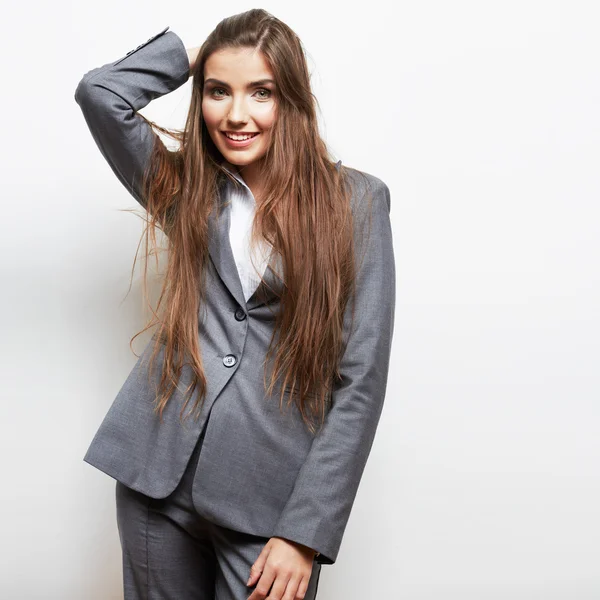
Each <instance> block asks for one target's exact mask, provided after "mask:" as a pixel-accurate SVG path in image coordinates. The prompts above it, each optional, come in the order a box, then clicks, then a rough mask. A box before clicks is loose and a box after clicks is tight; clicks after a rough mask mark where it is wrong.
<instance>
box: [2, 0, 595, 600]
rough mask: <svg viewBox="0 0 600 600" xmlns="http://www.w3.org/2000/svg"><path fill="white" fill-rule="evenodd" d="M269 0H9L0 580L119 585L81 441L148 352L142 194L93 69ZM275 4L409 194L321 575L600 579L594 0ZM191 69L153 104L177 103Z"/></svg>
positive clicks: (346, 585)
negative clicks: (335, 547) (120, 157)
mask: <svg viewBox="0 0 600 600" xmlns="http://www.w3.org/2000/svg"><path fill="white" fill-rule="evenodd" d="M259 6H260V5H259ZM253 7H255V5H254V4H253V3H246V2H236V1H231V2H228V3H209V2H198V3H192V2H177V1H174V2H154V1H152V0H147V1H145V2H136V1H128V2H122V1H119V2H115V1H114V0H104V2H102V3H101V4H100V3H90V2H83V3H74V2H61V1H60V0H58V1H55V2H47V3H41V2H34V3H31V2H30V3H15V4H14V5H12V6H11V7H10V8H8V7H7V8H6V10H5V13H6V19H5V20H4V25H5V26H4V27H3V35H2V39H1V41H0V44H1V48H0V50H1V56H2V90H3V93H2V100H1V101H2V116H3V119H2V130H3V137H4V143H3V144H2V148H3V150H2V153H3V160H2V166H3V178H2V180H3V181H2V183H3V192H2V224H3V235H2V238H1V239H2V242H1V243H2V247H0V257H1V258H0V260H1V276H2V294H1V296H0V297H1V305H0V309H1V314H2V327H3V331H4V334H3V336H2V337H3V344H2V363H1V364H2V384H3V385H2V408H3V411H4V413H3V416H2V419H1V423H2V430H1V436H0V440H1V444H2V446H1V448H0V450H1V456H2V483H3V489H2V496H1V502H2V505H1V507H0V508H1V514H2V517H3V535H2V545H1V549H0V552H1V553H2V556H1V561H0V568H1V569H2V572H1V578H0V597H2V598H6V599H11V600H12V599H19V600H20V599H26V600H28V599H34V598H44V599H61V600H82V599H86V600H88V599H89V600H106V599H113V598H114V599H116V598H121V597H122V592H121V554H120V545H119V540H118V534H117V529H116V521H115V507H114V480H113V479H111V478H110V477H108V476H106V475H104V474H103V473H101V472H99V471H97V470H96V469H94V468H92V467H91V466H89V465H87V464H86V463H84V462H83V460H82V457H83V455H84V453H85V450H86V449H87V446H88V445H89V442H90V441H91V438H92V436H93V434H94V433H95V431H96V429H97V427H98V426H99V424H100V421H101V419H102V418H103V416H104V414H105V413H106V411H107V410H108V408H109V406H110V404H111V402H112V400H113V398H114V396H115V395H116V394H117V392H118V390H119V388H120V387H121V385H122V383H123V382H124V380H125V378H126V376H127V374H128V373H129V370H130V369H131V368H132V367H133V365H134V363H135V361H136V357H135V355H134V354H133V353H132V352H131V350H130V349H129V340H130V338H131V337H132V336H133V335H134V334H135V333H136V332H137V331H139V329H140V328H141V327H142V326H143V324H144V320H145V317H146V316H147V315H144V313H143V304H142V287H141V273H140V272H139V270H137V271H136V274H135V277H134V286H133V288H132V290H131V292H130V293H129V295H127V292H128V286H129V277H130V273H131V268H132V264H133V257H134V254H135V251H136V248H137V244H138V241H139V236H140V234H141V231H142V221H141V219H139V218H137V217H136V216H134V215H132V214H128V213H127V212H120V211H122V209H137V208H138V206H137V204H136V202H135V200H134V199H133V198H132V197H131V196H129V194H128V192H127V191H126V190H125V188H124V187H123V186H122V184H121V183H120V182H119V181H118V180H117V179H116V177H115V176H114V175H113V173H112V172H111V170H110V168H109V167H108V165H107V164H106V163H105V162H104V159H103V158H102V156H101V154H100V152H99V150H98V149H97V148H96V146H95V144H94V142H93V139H92V138H91V135H90V134H89V132H88V130H87V128H86V125H85V122H84V119H83V116H82V115H81V112H80V109H79V107H78V106H77V104H76V103H75V100H74V97H73V94H74V92H75V88H76V86H77V84H78V82H79V80H80V79H81V77H82V76H83V74H84V73H85V72H87V71H89V70H91V69H92V68H95V67H97V66H100V65H102V64H105V63H107V62H110V61H114V60H116V59H117V58H119V57H121V56H123V55H125V53H126V52H128V51H129V50H131V49H133V48H135V47H136V46H138V45H139V44H140V43H142V42H145V41H146V40H147V39H148V38H149V37H151V36H152V35H154V34H156V33H158V32H159V31H161V30H162V29H163V28H164V27H166V26H167V25H169V26H170V28H171V29H172V30H173V31H175V32H176V33H177V34H178V35H179V36H180V37H181V38H182V40H183V41H184V42H185V45H186V47H188V48H189V47H194V46H199V45H200V44H201V43H202V41H203V40H204V39H205V38H206V36H207V35H208V33H209V32H210V31H211V30H212V29H213V28H214V27H215V26H216V24H217V23H218V21H220V20H221V19H222V18H224V17H226V16H229V15H232V14H235V13H238V12H242V11H244V10H247V9H249V8H253ZM262 7H263V8H266V9H267V10H269V11H270V12H272V13H273V14H275V16H277V17H279V18H281V19H282V20H284V21H285V22H286V23H288V24H289V25H290V26H291V27H292V28H293V29H294V30H295V31H296V33H298V35H299V36H300V38H301V39H302V41H303V43H304V45H305V47H306V49H307V51H308V53H309V66H310V68H311V71H312V74H313V76H312V81H313V85H314V91H315V94H316V95H317V98H318V99H319V102H320V107H321V111H322V114H321V119H322V123H323V136H324V137H325V139H326V140H327V142H328V144H329V146H330V148H331V149H332V152H333V153H334V154H335V155H336V156H337V158H341V159H342V161H343V163H344V164H346V165H348V166H351V167H354V168H358V169H360V170H363V171H366V172H369V173H372V174H374V175H376V176H378V177H380V178H381V179H383V181H385V182H386V183H387V184H388V186H389V187H390V190H391V194H392V211H391V218H392V223H393V229H394V237H395V254H396V267H397V285H398V287H397V296H398V303H397V308H396V328H395V336H394V347H393V354H392V366H391V371H390V379H389V386H388V393H387V398H386V404H385V408H384V412H383V414H382V419H381V422H380V427H379V430H378V435H377V438H376V440H375V444H374V446H373V451H372V453H371V457H370V459H369V462H368V464H367V468H366V470H365V474H364V477H363V480H362V483H361V487H360V489H359V492H358V496H357V499H356V502H355V505H354V509H353V512H352V515H351V518H350V521H349V523H348V527H347V530H346V534H345V537H344V541H343V544H342V549H341V551H340V555H339V558H338V561H337V563H336V564H335V565H334V566H333V567H326V566H325V567H323V571H322V574H321V580H320V584H319V600H339V599H344V600H370V599H371V598H373V599H375V598H385V599H396V598H398V599H403V600H442V599H443V600H496V599H497V600H507V599H510V600H522V599H523V600H525V599H536V600H538V599H539V600H555V599H556V600H558V599H560V600H592V599H594V600H597V599H598V598H600V544H599V540H600V518H599V514H598V507H599V506H600V436H599V435H598V433H599V428H600V427H599V426H600V418H599V417H600V408H599V399H600V375H599V371H600V342H599V339H600V315H599V305H600V275H599V266H600V261H599V259H600V209H599V204H598V202H599V193H600V181H599V178H598V169H599V165H600V116H599V115H600V113H599V110H598V108H599V104H600V84H599V70H598V56H600V37H599V36H598V25H599V23H600V9H599V7H598V4H597V3H594V2H591V1H590V2H573V1H571V2H566V1H562V2H559V1H549V0H546V1H543V2H542V1H536V2H533V1H527V0H518V1H507V0H503V1H493V2H492V1H484V2H482V1H478V2H476V1H471V2H467V1H455V2H441V1H438V2H433V1H420V2H416V1H414V2H388V3H384V2H377V1H371V2H368V3H367V4H365V5H360V4H352V3H350V4H339V3H333V2H332V3H329V4H328V3H324V2H311V1H307V2H302V3H300V2H285V3H284V2H282V3H273V2H267V3H263V4H262ZM190 84H191V82H188V84H186V85H185V86H183V87H182V88H180V89H179V90H176V91H175V92H173V93H172V94H169V95H167V96H165V97H163V98H160V99H158V100H156V101H154V102H153V103H151V105H150V106H148V107H147V108H146V109H144V111H143V112H144V114H145V115H146V116H149V117H150V118H153V119H154V120H156V121H157V122H159V123H160V124H162V125H165V126H172V127H179V126H182V125H183V120H184V118H185V112H186V109H187V103H188V102H189V91H190V90H189V86H190ZM139 264H141V263H138V265H139ZM147 340H148V337H146V338H144V336H141V337H140V338H139V339H137V340H136V341H135V342H134V349H135V350H136V352H137V353H138V354H139V353H140V352H141V350H142V348H143V346H144V344H145V341H147ZM182 600H187V599H182Z"/></svg>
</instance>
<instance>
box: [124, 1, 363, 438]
mask: <svg viewBox="0 0 600 600" xmlns="http://www.w3.org/2000/svg"><path fill="white" fill-rule="evenodd" d="M240 47H249V48H253V49H257V50H259V51H261V52H262V53H263V54H264V56H265V59H266V60H267V62H268V64H269V65H270V67H271V69H272V71H273V73H274V78H275V81H276V90H277V91H276V98H277V116H276V121H275V123H274V125H273V128H272V134H271V144H270V147H269V148H268V150H267V152H266V154H265V156H264V159H263V160H264V163H265V164H266V165H268V169H265V170H266V173H265V176H264V179H263V180H262V182H261V188H262V194H261V197H260V202H258V203H257V206H256V213H255V217H254V222H253V226H252V232H251V243H252V244H256V242H257V241H258V240H267V242H268V243H269V244H270V245H271V246H272V248H273V252H276V253H277V254H278V255H279V256H280V258H281V264H282V266H283V273H282V275H283V285H282V288H281V293H280V294H279V302H280V310H279V311H278V314H277V318H276V319H274V330H273V335H272V337H271V343H270V345H269V349H268V351H267V355H266V359H267V360H266V362H265V365H266V363H267V362H268V361H269V360H271V359H272V358H273V355H275V357H274V360H273V363H272V374H271V380H270V382H269V383H267V381H266V372H267V370H266V368H265V377H264V382H265V389H267V393H268V395H271V394H272V393H273V388H274V386H275V384H276V381H277V380H278V379H279V378H280V377H282V378H283V385H282V388H281V389H282V391H281V395H280V398H279V401H280V407H281V405H282V403H283V398H284V395H285V393H286V392H289V393H290V397H293V398H294V400H295V402H296V403H297V406H298V409H299V411H300V413H301V415H302V419H303V421H304V422H305V423H306V424H307V426H308V427H309V429H310V431H311V432H314V431H315V429H314V425H313V423H312V420H313V418H315V417H320V420H321V423H322V422H323V421H324V419H325V415H326V412H327V407H328V404H329V402H330V400H331V392H332V389H333V385H334V382H335V380H336V379H340V378H341V376H340V373H339V371H338V365H339V361H340V359H341V356H342V353H343V348H344V345H345V344H344V340H343V324H344V312H345V310H346V305H347V303H348V301H349V299H350V298H351V297H352V296H353V292H354V280H355V273H356V265H355V256H354V241H353V240H354V235H353V221H352V211H351V206H350V199H351V189H350V187H349V186H348V185H347V182H346V176H345V173H346V172H347V169H346V168H345V167H343V166H342V167H341V168H340V169H337V168H336V165H335V163H334V161H333V160H332V159H331V157H330V154H329V151H328V149H327V146H326V144H325V142H324V141H323V140H322V139H321V136H320V134H319V130H318V123H317V112H316V105H317V101H316V98H315V97H314V95H313V94H312V91H311V86H310V76H309V72H308V68H307V64H306V58H305V54H304V51H303V47H302V43H301V41H300V40H299V38H298V37H297V36H296V34H295V33H294V32H293V31H292V30H291V29H290V28H289V27H288V26H287V25H286V24H285V23H283V22H282V21H280V20H279V19H277V18H275V17H274V16H272V15H271V14H270V13H268V12H266V11H264V10H262V9H253V10H249V11H247V12H244V13H241V14H237V15H234V16H231V17H229V18H226V19H224V20H222V21H221V22H220V23H219V24H218V25H217V27H216V28H215V29H214V31H213V32H212V33H211V34H210V35H209V36H208V38H207V39H206V41H205V42H204V44H203V45H202V46H201V48H200V51H199V54H198V58H197V61H196V63H195V66H194V70H193V72H192V73H191V75H192V76H193V88H192V98H191V105H190V110H189V113H188V116H187V121H186V124H185V129H184V130H183V131H177V130H169V129H165V128H163V127H160V126H158V125H156V124H155V123H153V122H151V121H148V123H150V125H151V126H153V127H154V128H156V129H158V130H159V131H162V132H163V133H165V134H167V135H169V136H171V137H173V138H176V139H178V140H179V142H180V148H179V150H177V151H170V150H168V149H167V148H166V147H165V145H164V144H163V143H162V142H161V141H160V139H159V137H158V136H156V139H155V145H154V150H153V152H152V155H151V158H150V161H149V165H148V168H147V170H146V172H145V175H144V182H143V189H144V192H143V193H144V198H145V200H146V208H147V216H146V219H147V220H146V228H145V231H144V233H143V234H142V236H144V235H145V239H146V268H145V269H144V290H146V288H147V286H146V281H147V259H148V257H149V256H150V254H154V253H155V249H156V247H157V245H156V229H157V228H158V229H160V230H161V231H163V232H164V233H165V235H166V236H167V238H168V257H169V258H168V264H167V267H166V273H165V278H164V284H163V287H162V291H161V293H160V297H159V299H158V303H157V309H156V311H154V310H152V309H151V310H152V313H153V315H154V318H153V319H151V321H150V323H149V324H148V325H147V326H146V327H145V328H144V329H143V330H142V331H140V332H139V333H137V334H136V335H135V336H134V337H133V338H132V341H133V339H135V337H137V335H140V334H141V333H143V331H146V330H147V329H148V328H150V327H153V326H154V325H156V324H158V325H159V330H158V332H157V334H156V335H155V339H156V343H155V348H154V351H153V354H152V359H151V360H152V361H153V360H154V358H155V355H156V354H157V352H158V351H159V348H160V346H161V345H164V360H163V368H162V375H161V380H160V384H159V388H158V392H157V397H156V399H155V412H158V413H159V415H160V417H161V419H162V413H163V410H164V408H165V406H166V403H167V402H168V400H169V398H170V397H171V396H172V394H173V392H174V391H175V389H176V388H177V384H178V382H179V379H180V375H181V370H182V368H183V365H184V360H185V359H186V358H187V359H188V360H189V364H190V366H191V368H192V370H193V379H192V383H191V385H190V386H189V388H188V392H190V393H189V395H188V396H187V397H186V400H185V403H184V405H183V407H182V409H181V413H180V418H181V415H182V414H183V411H184V409H185V407H186V406H187V404H188V402H189V399H190V397H191V394H192V393H193V391H194V390H195V389H196V387H197V388H198V393H197V398H196V402H195V404H194V406H193V409H195V410H196V411H197V415H198V414H199V411H200V408H201V405H202V402H203V401H204V398H205V395H206V377H205V374H204V369H203V365H202V358H201V353H200V343H201V339H199V335H198V314H199V310H200V309H201V306H202V304H203V303H204V301H205V289H204V285H203V277H202V274H203V273H204V272H205V267H206V265H207V262H208V260H209V254H208V226H209V215H210V213H211V211H212V210H213V207H214V204H215V202H218V195H219V193H220V189H221V188H220V186H221V185H222V184H223V182H224V181H225V179H229V180H230V181H231V180H232V179H234V178H233V177H232V176H231V175H230V174H229V173H228V172H227V171H226V170H225V169H224V168H223V165H222V163H223V160H224V159H223V156H222V154H221V153H220V152H219V150H218V149H217V147H216V146H215V144H214V143H213V141H212V139H211V137H210V135H209V133H208V131H207V129H206V125H205V123H204V119H203V116H202V92H203V87H204V65H205V62H206V61H207V59H208V57H209V56H210V55H211V54H212V53H213V52H215V51H218V50H221V49H223V48H240ZM140 116H141V115H140ZM149 238H150V239H151V244H150V245H149V243H148V240H149ZM136 256H137V255H136ZM259 275H260V273H259ZM261 279H262V277H261ZM161 305H164V310H163V311H162V313H161V312H160V308H161ZM353 312H354V311H352V313H353ZM276 337H277V338H278V340H277V344H275V345H274V344H273V341H274V339H275V338H276ZM188 414H189V413H188Z"/></svg>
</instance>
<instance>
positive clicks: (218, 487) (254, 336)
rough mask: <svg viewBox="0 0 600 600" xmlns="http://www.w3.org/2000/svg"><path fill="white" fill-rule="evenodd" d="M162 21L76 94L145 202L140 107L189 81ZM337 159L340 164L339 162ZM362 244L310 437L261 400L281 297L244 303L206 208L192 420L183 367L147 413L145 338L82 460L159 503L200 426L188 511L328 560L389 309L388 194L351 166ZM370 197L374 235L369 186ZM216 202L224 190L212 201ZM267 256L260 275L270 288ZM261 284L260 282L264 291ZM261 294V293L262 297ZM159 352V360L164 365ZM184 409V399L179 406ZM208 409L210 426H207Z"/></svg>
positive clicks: (363, 443) (376, 392) (376, 405)
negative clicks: (202, 397) (320, 418)
mask: <svg viewBox="0 0 600 600" xmlns="http://www.w3.org/2000/svg"><path fill="white" fill-rule="evenodd" d="M167 29H168V27H167V28H166V29H165V30H163V31H161V32H160V33H158V34H157V35H155V36H153V37H151V38H150V39H149V40H148V41H147V42H145V43H144V44H141V45H140V46H138V47H137V48H136V49H134V50H132V51H131V52H128V53H127V54H126V55H125V56H123V57H122V58H120V59H118V60H116V61H115V62H111V63H108V64H106V65H104V66H102V67H99V68H97V69H93V70H91V71H89V72H88V73H86V74H85V75H84V76H83V78H82V79H81V81H80V83H79V85H78V86H77V90H76V92H75V99H76V101H77V103H78V104H79V106H80V107H81V110H82V112H83V115H84V117H85V119H86V122H87V125H88V127H89V129H90V132H91V134H92V136H93V138H94V140H95V141H96V144H97V145H98V147H99V149H100V151H101V152H102V154H103V156H104V158H105V159H106V160H107V162H108V164H109V165H110V167H111V168H112V170H113V171H114V173H115V175H116V176H117V177H118V178H119V180H120V181H121V182H122V183H123V184H124V185H125V186H126V188H127V189H128V191H129V192H130V193H131V194H132V195H133V196H134V197H135V198H136V200H137V201H138V202H140V203H141V204H142V205H143V202H142V199H141V196H140V182H141V174H142V171H143V168H144V165H145V164H146V161H147V159H148V156H149V154H150V151H151V148H152V142H153V138H154V135H155V134H154V133H153V132H152V131H151V129H150V127H149V126H148V124H147V123H146V122H144V121H143V120H142V119H141V118H140V117H139V116H137V115H135V111H137V110H139V109H141V108H143V107H144V106H146V105H147V104H148V103H149V102H150V101H151V100H153V99H154V98H157V97H159V96H162V95H164V94H167V93H168V92H171V91H173V90H175V89H176V88H178V87H180V86H181V85H183V84H184V83H186V81H187V80H188V78H189V63H188V57H187V53H186V50H185V47H184V44H183V42H182V41H181V39H180V38H179V37H178V36H177V35H176V34H175V33H174V32H173V31H167ZM339 164H340V163H338V168H339ZM347 173H348V177H349V178H350V180H351V184H352V186H353V197H352V210H353V215H354V222H355V231H356V232H357V236H356V239H357V252H358V253H359V256H360V257H362V256H363V254H364V259H363V262H362V266H361V269H360V271H359V274H358V280H357V298H356V302H357V304H356V315H355V324H354V329H353V331H352V334H351V335H350V329H349V328H350V306H351V304H349V308H348V311H347V314H346V315H345V321H344V328H345V336H346V337H345V339H348V336H349V339H348V344H347V347H346V349H345V352H344V356H343V359H342V362H341V365H340V370H341V373H342V374H343V381H342V382H341V383H339V384H338V385H337V386H336V387H335V388H334V390H333V393H332V398H331V401H332V403H331V408H330V410H329V412H328V415H327V419H326V421H325V425H324V427H323V428H322V429H321V431H320V432H319V433H318V434H316V435H315V436H313V435H311V434H310V433H309V432H308V431H307V429H306V427H305V426H304V424H303V423H302V420H301V418H300V414H299V411H298V410H297V408H296V407H295V405H294V404H293V403H292V405H291V407H290V408H289V409H288V412H287V413H286V414H282V413H281V412H280V409H279V402H278V394H279V392H278V391H276V395H275V396H274V397H271V398H266V397H265V390H264V387H263V380H262V375H263V370H262V369H263V367H262V365H263V359H264V357H265V353H266V350H267V346H268V342H269V339H270V336H271V332H272V328H273V323H274V314H276V312H277V310H278V301H277V298H276V296H275V295H274V294H272V293H269V292H268V290H266V289H265V286H264V285H263V286H259V290H260V293H259V290H257V291H256V292H255V293H254V294H253V296H252V297H251V298H250V299H249V300H248V302H246V301H245V299H244V295H243V291H242V286H241V283H240V279H239V276H238V273H237V269H236V265H235V261H234V258H233V254H232V251H231V246H230V244H229V239H228V227H229V210H228V207H227V206H225V207H224V211H223V213H222V215H221V218H220V219H217V218H216V215H215V214H214V213H213V216H212V221H211V234H210V240H209V245H210V256H211V259H212V262H209V264H208V272H207V277H206V285H207V294H206V298H207V303H208V305H207V306H206V310H201V312H200V314H199V317H200V318H199V331H198V335H199V336H200V339H201V348H202V358H203V363H204V369H205V372H206V377H207V381H208V389H207V395H206V401H205V404H204V407H203V409H202V412H201V416H200V419H199V420H198V421H193V420H191V419H189V420H188V421H186V425H185V426H182V425H181V423H180V421H179V413H180V409H181V404H182V398H183V396H184V393H185V389H186V387H187V385H188V384H189V383H190V380H191V370H189V368H188V366H187V365H186V367H185V368H184V370H183V373H182V379H181V382H180V386H179V388H180V389H179V390H178V391H177V392H176V393H175V394H174V396H173V397H172V398H171V399H170V400H169V402H168V403H167V407H166V410H165V413H164V422H163V423H162V424H161V423H160V422H159V420H158V419H157V418H156V417H155V416H154V414H153V412H152V400H153V398H154V397H155V385H156V384H157V382H158V379H159V377H160V373H159V369H158V368H157V369H155V370H154V375H153V381H152V382H151V384H149V383H148V381H147V369H148V358H149V356H150V353H151V350H152V344H154V339H153V340H152V341H151V342H150V343H149V345H148V346H147V347H146V348H145V349H144V351H143V353H142V354H141V356H140V358H139V360H138V361H137V363H136V365H135V367H134V368H133V370H132V371H131V373H130V374H129V376H128V377H127V379H126V381H125V383H124V384H123V386H122V388H121V389H120V391H119V393H118V394H117V397H116V398H115V399H114V402H113V404H112V406H111V407H110V410H109V411H108V413H107V415H106V417H105V419H104V420H103V422H102V424H101V425H100V428H99V429H98V431H97V433H96V435H95V437H94V439H93V441H92V443H91V445H90V447H89V449H88V451H87V453H86V455H85V457H84V460H85V461H86V462H88V463H89V464H91V465H93V466H94V467H96V468H98V469H100V470H102V471H103V472H105V473H107V474H108V475H110V476H111V477H114V478H115V479H117V480H118V481H119V482H121V483H123V484H124V485H126V486H127V487H129V488H131V489H133V490H136V491H139V492H142V493H143V494H145V495H147V496H150V497H151V498H156V499H160V498H165V497H166V496H168V495H169V494H170V493H171V492H173V490H174V489H175V488H176V486H177V485H178V483H179V481H180V479H181V477H182V475H183V473H184V471H185V469H186V466H187V464H188V461H189V459H190V456H191V455H192V451H193V450H194V447H195V445H196V443H197V441H198V439H199V435H200V433H201V431H202V430H203V427H204V425H205V424H206V430H205V438H204V441H203V445H202V451H201V453H200V456H199V460H198V465H197V468H196V471H195V476H194V478H193V492H194V495H193V498H194V506H195V509H196V510H197V512H198V513H199V514H200V515H202V516H204V517H205V518H206V519H208V520H210V521H211V522H213V523H217V524H219V525H222V526H224V527H228V528H231V529H233V530H237V531H240V532H246V533H251V534H254V535H260V536H265V537H273V536H279V537H283V538H287V539H290V540H293V541H296V542H299V543H301V544H304V545H306V546H309V547H311V548H314V549H315V550H317V551H318V552H320V556H318V557H317V561H318V562H320V563H321V564H333V563H334V562H335V561H336V558H337V555H338V551H339V548H340V545H341V541H342V536H343V533H344V530H345V528H346V524H347V521H348V518H349V516H350V511H351V508H352V505H353V503H354V499H355V496H356V493H357V490H358V487H359V483H360V480H361V476H362V473H363V470H364V467H365V465H366V462H367V458H368V455H369V453H370V450H371V446H372V443H373V439H374V436H375V432H376V428H377V424H378V421H379V417H380V414H381V410H382V406H383V401H384V396H385V391H386V384H387V377H388V368H389V360H390V350H391V343H392V333H393V328H394V308H395V288H396V286H395V263H394V251H393V240H392V228H391V223H390V217H389V213H390V191H389V189H388V187H387V186H386V184H385V183H383V181H381V180H380V179H378V178H377V177H375V176H374V175H370V174H367V173H362V172H360V171H357V170H355V169H347ZM368 190H370V191H372V193H373V196H374V201H373V205H372V222H371V233H370V236H369V237H364V236H361V235H360V234H361V232H363V231H367V229H366V228H368V221H369V214H368V211H367V210H366V208H367V203H366V202H365V192H366V191H368ZM220 200H221V201H222V197H221V196H220ZM275 272H279V273H281V266H280V264H279V263H278V262H277V261H276V260H275V259H272V262H271V263H270V264H269V266H268V267H267V269H266V272H265V275H264V276H265V278H266V279H267V280H268V281H269V283H270V284H271V285H273V286H275V287H277V279H276V277H275V275H274V273H275ZM261 288H262V289H261ZM263 294H264V297H263ZM162 357H163V350H161V352H160V353H159V354H158V356H157V361H158V362H157V365H160V364H161V363H162ZM192 403H193V399H192V400H191V401H190V404H188V407H189V406H191V405H192ZM209 417H210V420H208V419H209Z"/></svg>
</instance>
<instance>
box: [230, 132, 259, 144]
mask: <svg viewBox="0 0 600 600" xmlns="http://www.w3.org/2000/svg"><path fill="white" fill-rule="evenodd" d="M221 133H222V134H223V135H224V136H225V137H226V138H228V139H230V140H233V141H236V142H243V141H244V140H249V139H252V138H253V137H256V136H257V135H258V134H259V133H260V132H258V131H257V132H254V133H230V132H228V131H222V132H221Z"/></svg>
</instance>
